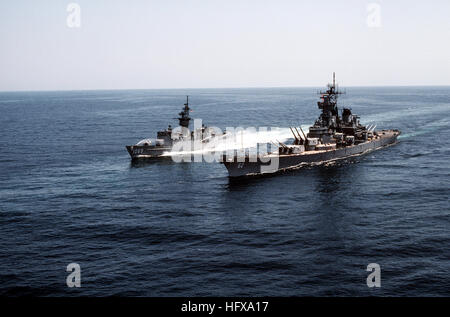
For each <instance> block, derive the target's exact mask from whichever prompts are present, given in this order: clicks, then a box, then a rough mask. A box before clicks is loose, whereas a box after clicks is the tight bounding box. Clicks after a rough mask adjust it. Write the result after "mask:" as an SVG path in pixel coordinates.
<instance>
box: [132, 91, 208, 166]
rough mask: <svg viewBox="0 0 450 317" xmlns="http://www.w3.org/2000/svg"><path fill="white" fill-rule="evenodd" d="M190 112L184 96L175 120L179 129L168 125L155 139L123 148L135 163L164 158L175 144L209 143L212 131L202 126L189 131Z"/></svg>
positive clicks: (144, 140)
mask: <svg viewBox="0 0 450 317" xmlns="http://www.w3.org/2000/svg"><path fill="white" fill-rule="evenodd" d="M190 111H191V109H190V108H189V96H186V103H185V104H184V107H183V109H182V111H181V112H180V113H179V114H178V118H177V119H178V123H179V127H177V128H175V129H173V128H172V126H171V125H170V124H169V126H168V128H167V129H165V130H162V131H158V132H157V134H156V139H143V140H141V141H139V142H138V143H136V144H135V145H127V146H125V148H126V149H127V151H128V153H129V154H130V156H131V159H132V160H133V161H135V160H139V159H154V158H162V157H166V156H164V154H166V153H169V152H170V151H171V150H172V148H173V147H174V145H175V144H176V143H177V142H186V141H187V142H190V143H192V142H191V141H192V140H194V139H196V140H201V142H202V143H206V142H209V140H211V139H212V138H213V137H214V136H215V131H214V129H212V128H208V127H206V126H204V125H202V127H201V128H197V129H195V130H194V131H189V122H190V121H191V117H190V115H189V112H190ZM190 143H186V144H190ZM167 157H169V156H167Z"/></svg>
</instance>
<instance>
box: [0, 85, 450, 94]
mask: <svg viewBox="0 0 450 317" xmlns="http://www.w3.org/2000/svg"><path fill="white" fill-rule="evenodd" d="M338 86H340V85H338ZM323 87H325V86H324V85H322V86H246V87H181V88H82V89H15V90H0V93H7V92H13V93H14V92H69V91H73V92H76V91H124V90H189V89H192V90H200V89H271V88H286V89H289V88H315V89H316V88H323ZM340 87H341V88H402V87H403V88H407V87H411V88H414V87H450V84H447V85H442V84H441V85H427V84H424V85H373V86H371V85H357V86H352V85H350V86H340Z"/></svg>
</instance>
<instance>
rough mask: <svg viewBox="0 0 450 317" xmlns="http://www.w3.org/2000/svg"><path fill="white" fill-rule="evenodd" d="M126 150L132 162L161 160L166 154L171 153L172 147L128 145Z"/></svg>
mask: <svg viewBox="0 0 450 317" xmlns="http://www.w3.org/2000/svg"><path fill="white" fill-rule="evenodd" d="M126 149H127V151H128V154H130V156H131V159H132V160H138V159H152V158H161V157H162V155H163V154H164V153H165V152H170V150H171V149H172V148H171V147H151V146H139V145H127V146H126Z"/></svg>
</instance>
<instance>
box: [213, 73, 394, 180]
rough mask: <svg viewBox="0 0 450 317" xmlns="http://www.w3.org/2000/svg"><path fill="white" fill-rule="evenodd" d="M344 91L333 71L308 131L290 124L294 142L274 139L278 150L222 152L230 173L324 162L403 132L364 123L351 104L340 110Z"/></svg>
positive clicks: (388, 140)
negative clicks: (256, 152)
mask: <svg viewBox="0 0 450 317" xmlns="http://www.w3.org/2000/svg"><path fill="white" fill-rule="evenodd" d="M342 93H343V92H341V91H339V89H338V88H337V86H336V79H335V74H334V73H333V83H331V84H328V86H327V90H326V91H321V92H319V94H320V95H321V98H320V101H318V103H317V105H318V108H319V109H321V110H322V112H321V114H320V116H319V118H318V119H317V120H316V121H315V123H314V124H313V126H311V127H310V128H309V131H308V133H307V134H305V133H304V131H303V129H302V128H301V127H299V129H297V128H296V127H293V128H290V129H291V132H292V135H293V137H294V138H293V140H294V141H293V142H292V144H285V143H282V142H279V141H278V143H277V144H275V143H274V145H276V147H277V151H274V152H271V153H267V154H265V155H253V156H252V155H248V154H247V155H237V154H234V155H233V156H231V157H229V156H226V155H223V156H222V159H221V163H222V164H224V165H225V167H226V168H227V170H228V174H229V177H232V178H235V177H242V176H252V175H261V174H267V173H275V172H279V171H284V170H289V169H295V168H299V167H302V166H305V165H316V164H323V163H327V162H332V161H336V160H341V159H346V158H348V157H351V156H356V155H361V154H364V153H366V152H369V151H373V150H378V149H381V148H383V147H386V146H388V145H392V144H395V143H396V142H397V137H398V136H399V135H400V133H401V132H400V131H399V130H397V129H392V130H379V131H375V127H376V126H365V125H362V124H361V123H360V117H359V116H357V115H355V114H353V113H352V111H351V109H350V108H348V107H342V110H341V111H339V109H338V105H337V99H338V96H339V95H341V94H342Z"/></svg>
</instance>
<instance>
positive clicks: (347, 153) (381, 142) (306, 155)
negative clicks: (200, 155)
mask: <svg viewBox="0 0 450 317" xmlns="http://www.w3.org/2000/svg"><path fill="white" fill-rule="evenodd" d="M399 135H400V131H398V130H382V131H379V132H378V136H377V138H375V139H372V140H369V141H366V142H363V143H359V144H355V145H352V146H345V147H342V148H336V149H334V150H322V151H305V152H303V153H300V154H288V155H282V154H268V155H267V156H265V157H262V159H261V158H259V157H253V158H252V157H250V156H245V157H239V156H235V157H232V158H229V159H227V158H226V157H223V159H222V164H224V165H225V167H226V168H227V170H228V174H229V177H232V178H235V177H243V176H254V175H261V174H270V173H276V172H279V171H284V170H289V169H295V168H298V167H301V166H304V165H316V164H323V163H327V162H330V161H335V160H340V159H345V158H348V157H351V156H355V155H361V154H364V153H366V152H369V151H373V150H378V149H381V148H383V147H385V146H388V145H391V144H394V143H396V141H397V137H398V136H399ZM269 159H270V162H267V161H268V160H269ZM274 160H275V162H276V161H277V160H278V164H272V165H275V166H273V168H270V167H269V166H270V165H271V162H272V163H273V162H274ZM277 165H278V166H277Z"/></svg>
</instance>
